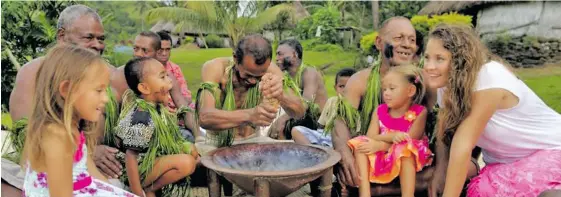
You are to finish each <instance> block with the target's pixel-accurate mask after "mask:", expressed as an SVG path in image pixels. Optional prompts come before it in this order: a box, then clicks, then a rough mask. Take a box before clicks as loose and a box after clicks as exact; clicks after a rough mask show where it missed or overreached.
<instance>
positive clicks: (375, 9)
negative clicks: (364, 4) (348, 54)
mask: <svg viewBox="0 0 561 197" xmlns="http://www.w3.org/2000/svg"><path fill="white" fill-rule="evenodd" d="M371 3H372V20H373V21H372V26H373V27H374V29H375V30H378V28H379V24H380V2H379V1H377V0H373V1H371Z"/></svg>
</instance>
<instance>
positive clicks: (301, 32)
mask: <svg viewBox="0 0 561 197" xmlns="http://www.w3.org/2000/svg"><path fill="white" fill-rule="evenodd" d="M313 23H314V19H313V18H312V17H306V18H304V19H302V20H301V21H300V22H298V24H296V28H294V33H295V34H296V35H298V37H299V38H300V39H302V40H305V39H310V38H312V37H313V35H314V34H310V29H311V28H312V24H313Z"/></svg>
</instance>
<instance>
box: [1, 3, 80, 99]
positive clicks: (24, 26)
mask: <svg viewBox="0 0 561 197" xmlns="http://www.w3.org/2000/svg"><path fill="white" fill-rule="evenodd" d="M72 4H74V2H72V1H65V2H59V1H37V2H32V1H8V2H3V4H2V41H1V43H2V95H3V96H2V106H3V107H4V108H7V105H8V102H9V98H10V96H9V95H10V92H11V91H12V88H13V83H14V79H15V76H16V73H17V70H18V69H19V67H20V66H22V65H23V64H25V63H26V62H28V61H30V60H32V59H33V58H36V57H38V56H40V55H42V54H43V53H44V52H45V49H46V48H47V47H48V46H49V45H50V44H51V43H53V42H54V40H55V39H56V20H57V18H58V14H59V13H60V12H61V11H62V10H63V9H64V8H66V7H67V6H69V5H72Z"/></svg>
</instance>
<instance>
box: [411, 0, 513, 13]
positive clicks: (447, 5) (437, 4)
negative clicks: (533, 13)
mask: <svg viewBox="0 0 561 197" xmlns="http://www.w3.org/2000/svg"><path fill="white" fill-rule="evenodd" d="M508 2H519V1H512V0H509V1H504V0H503V1H497V0H483V1H477V0H472V1H431V2H429V3H427V5H425V7H423V9H421V11H419V15H432V14H443V13H446V12H453V11H456V12H461V11H463V10H466V9H470V8H475V7H482V6H488V5H491V4H500V3H508Z"/></svg>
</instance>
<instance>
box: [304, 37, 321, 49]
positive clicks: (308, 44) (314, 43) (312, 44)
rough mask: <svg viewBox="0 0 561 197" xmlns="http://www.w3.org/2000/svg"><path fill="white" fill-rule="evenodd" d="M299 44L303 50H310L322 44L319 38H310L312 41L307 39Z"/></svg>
mask: <svg viewBox="0 0 561 197" xmlns="http://www.w3.org/2000/svg"><path fill="white" fill-rule="evenodd" d="M300 44H302V48H304V50H311V49H313V48H314V47H316V46H317V45H320V44H323V43H322V42H321V40H320V39H319V38H312V39H308V40H303V41H301V42H300Z"/></svg>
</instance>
